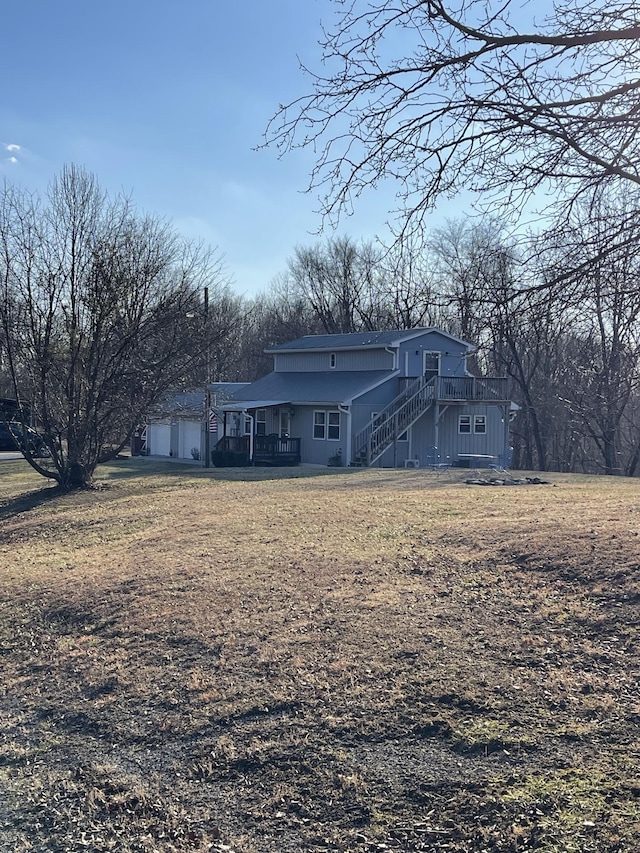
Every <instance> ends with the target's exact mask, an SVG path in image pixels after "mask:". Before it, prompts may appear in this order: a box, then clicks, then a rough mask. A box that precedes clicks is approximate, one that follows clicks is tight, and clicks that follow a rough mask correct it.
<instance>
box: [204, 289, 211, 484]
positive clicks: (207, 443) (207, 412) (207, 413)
mask: <svg viewBox="0 0 640 853" xmlns="http://www.w3.org/2000/svg"><path fill="white" fill-rule="evenodd" d="M204 330H205V335H206V345H207V371H206V379H205V382H206V388H205V395H204V467H205V468H211V344H210V335H209V288H208V287H205V289H204Z"/></svg>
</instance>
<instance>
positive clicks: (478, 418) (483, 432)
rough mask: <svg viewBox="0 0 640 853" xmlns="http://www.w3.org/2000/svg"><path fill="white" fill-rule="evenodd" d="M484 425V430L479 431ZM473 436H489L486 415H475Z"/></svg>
mask: <svg viewBox="0 0 640 853" xmlns="http://www.w3.org/2000/svg"><path fill="white" fill-rule="evenodd" d="M480 423H482V429H478V426H479V425H480ZM473 434H474V435H486V434H487V416H486V415H474V416H473Z"/></svg>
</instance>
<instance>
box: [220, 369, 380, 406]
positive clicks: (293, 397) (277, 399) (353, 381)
mask: <svg viewBox="0 0 640 853" xmlns="http://www.w3.org/2000/svg"><path fill="white" fill-rule="evenodd" d="M392 376H396V372H394V371H390V370H345V371H340V372H339V373H336V371H335V370H331V371H329V370H318V371H314V372H311V373H304V372H296V371H286V372H278V371H274V372H273V373H269V374H268V375H267V376H263V377H262V379H258V380H256V381H255V382H252V383H251V385H248V386H246V387H245V388H242V389H241V390H240V391H239V392H238V393H236V394H235V396H234V399H233V401H230V404H233V403H237V402H245V403H247V404H249V403H251V404H252V405H247V408H266V406H267V405H277V404H282V403H306V404H313V403H332V404H339V403H347V402H350V401H351V400H353V399H354V398H355V397H359V396H360V395H361V394H364V393H365V392H366V391H368V390H370V389H371V388H375V386H376V385H378V384H380V383H381V382H383V381H384V380H386V379H389V378H390V377H392ZM265 401H269V402H268V403H265ZM260 402H262V405H259V403H260ZM233 407H234V408H237V406H233ZM223 408H224V407H223Z"/></svg>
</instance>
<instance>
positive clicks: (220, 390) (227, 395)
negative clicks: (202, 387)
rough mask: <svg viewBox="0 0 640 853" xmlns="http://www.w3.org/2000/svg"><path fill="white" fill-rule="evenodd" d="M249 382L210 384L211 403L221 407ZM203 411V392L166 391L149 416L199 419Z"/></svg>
mask: <svg viewBox="0 0 640 853" xmlns="http://www.w3.org/2000/svg"><path fill="white" fill-rule="evenodd" d="M250 384H251V383H250V382H212V383H211V385H210V386H209V388H210V389H211V395H212V402H213V403H214V405H216V406H217V407H220V406H222V404H223V403H226V402H227V401H228V400H232V399H233V398H234V395H235V394H236V393H237V392H238V391H240V390H241V389H242V388H246V387H248V386H249V385H250ZM204 409H205V392H204V391H167V392H166V393H165V394H164V395H163V397H162V399H161V400H159V401H158V403H157V405H156V406H154V407H153V410H152V411H151V413H150V414H151V415H153V416H154V417H169V416H170V417H174V418H185V419H193V418H201V417H202V415H203V412H204Z"/></svg>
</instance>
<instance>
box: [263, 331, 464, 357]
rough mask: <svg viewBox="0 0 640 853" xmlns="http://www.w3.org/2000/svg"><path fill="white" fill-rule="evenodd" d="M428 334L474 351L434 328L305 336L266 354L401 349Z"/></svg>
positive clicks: (269, 350)
mask: <svg viewBox="0 0 640 853" xmlns="http://www.w3.org/2000/svg"><path fill="white" fill-rule="evenodd" d="M427 332H437V333H438V334H439V335H444V337H445V338H449V339H450V340H452V341H455V342H456V343H458V344H462V346H464V347H465V348H467V349H474V347H473V346H472V344H469V343H467V341H463V340H461V339H460V338H456V337H455V335H450V334H449V332H445V331H443V330H442V329H437V328H435V327H433V326H431V327H429V328H421V329H395V330H392V331H386V332H352V333H349V334H340V335H305V336H304V337H303V338H297V339H296V340H295V341H288V342H287V343H284V344H274V345H273V346H270V347H267V348H266V349H265V353H279V352H313V351H323V350H332V351H333V350H347V349H379V348H380V347H399V346H400V344H402V343H404V342H405V341H410V340H413V339H414V338H418V337H421V336H422V335H425V334H426V333H427Z"/></svg>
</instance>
